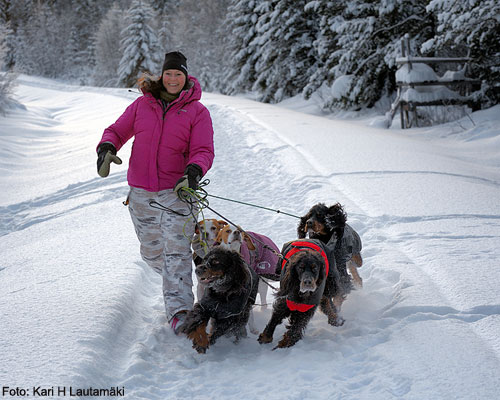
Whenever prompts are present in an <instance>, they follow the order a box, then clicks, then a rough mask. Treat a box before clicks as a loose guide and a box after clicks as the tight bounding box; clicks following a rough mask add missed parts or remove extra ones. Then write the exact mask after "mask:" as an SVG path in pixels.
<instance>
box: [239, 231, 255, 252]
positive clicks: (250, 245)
mask: <svg viewBox="0 0 500 400" xmlns="http://www.w3.org/2000/svg"><path fill="white" fill-rule="evenodd" d="M242 235H243V240H244V241H245V243H246V244H247V247H248V250H252V251H253V250H255V245H254V244H253V242H252V239H251V238H250V235H248V234H247V233H245V232H243V234H242Z"/></svg>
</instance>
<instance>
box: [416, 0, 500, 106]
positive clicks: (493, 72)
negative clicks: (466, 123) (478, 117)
mask: <svg viewBox="0 0 500 400" xmlns="http://www.w3.org/2000/svg"><path fill="white" fill-rule="evenodd" d="M427 10H428V11H429V12H431V13H432V14H434V15H435V17H436V19H437V28H436V35H435V36H434V37H433V38H432V39H430V40H429V41H427V42H426V43H424V44H423V46H422V51H423V52H424V53H426V54H427V53H430V54H434V55H446V56H456V57H466V56H469V57H471V58H473V61H472V63H471V65H470V67H471V68H470V73H471V75H472V76H473V77H475V78H477V79H481V80H482V88H481V91H480V93H478V100H480V101H481V103H482V106H483V107H489V106H491V105H494V104H498V103H499V102H500V2H498V0H467V1H456V0H432V1H431V2H430V4H429V6H428V7H427Z"/></svg>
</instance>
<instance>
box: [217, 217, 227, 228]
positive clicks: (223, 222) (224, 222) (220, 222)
mask: <svg viewBox="0 0 500 400" xmlns="http://www.w3.org/2000/svg"><path fill="white" fill-rule="evenodd" d="M217 223H218V224H219V228H222V227H223V226H224V225H228V223H227V222H226V221H223V220H222V219H219V220H218V221H217Z"/></svg>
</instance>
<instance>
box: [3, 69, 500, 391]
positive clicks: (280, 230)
mask: <svg viewBox="0 0 500 400" xmlns="http://www.w3.org/2000/svg"><path fill="white" fill-rule="evenodd" d="M18 83H19V84H18V86H17V88H16V89H15V96H16V98H17V100H18V101H19V102H20V103H21V104H23V105H24V106H25V108H23V107H18V108H16V109H14V110H12V111H11V112H10V114H8V115H7V116H6V117H0V141H1V145H0V169H1V171H2V172H1V175H0V184H1V187H2V191H1V194H0V218H1V219H0V232H1V235H2V236H1V237H0V252H1V254H2V259H1V261H0V296H1V298H2V302H1V303H0V315H2V323H1V325H0V337H1V338H2V340H1V342H0V354H1V358H0V361H1V362H0V382H1V386H2V391H4V388H6V387H9V389H13V388H16V387H18V388H24V389H26V390H28V391H29V393H30V394H31V397H34V396H33V387H38V386H41V387H42V388H46V389H49V388H52V387H55V388H56V394H55V395H54V396H47V397H46V398H62V397H63V396H57V388H58V387H63V386H64V387H67V388H68V390H69V388H70V387H71V388H73V390H76V389H78V388H88V387H90V386H92V387H94V388H109V387H115V386H116V387H119V388H122V387H123V388H124V391H125V397H126V398H129V399H233V398H246V399H264V398H265V399H270V400H277V399H321V400H324V399H356V400H358V399H370V400H378V399H380V400H387V399H464V400H465V399H467V400H469V399H493V398H498V395H497V391H498V385H499V383H500V372H499V371H500V360H499V358H500V339H499V336H498V332H499V330H500V303H499V300H500V289H499V286H498V285H499V282H500V269H499V268H498V259H499V258H500V247H499V246H498V243H499V237H500V201H499V200H500V128H499V126H500V125H499V122H500V116H499V115H500V106H496V107H493V108H491V109H489V110H484V111H480V112H477V113H474V114H472V116H471V119H472V120H471V119H469V118H467V117H466V118H464V119H463V120H460V121H458V122H453V123H448V124H445V125H440V126H435V127H427V128H416V129H407V130H400V129H396V128H392V129H380V128H377V127H375V126H376V125H377V124H376V123H374V120H375V118H376V117H375V116H369V117H366V116H365V117H361V116H360V117H359V118H358V119H354V120H346V119H343V120H342V119H339V118H333V117H331V116H326V115H322V114H321V112H319V111H318V112H312V111H311V110H312V108H313V107H312V106H311V104H310V103H307V104H306V103H304V102H303V101H302V100H299V99H292V100H290V101H288V102H286V103H285V104H284V105H281V106H277V105H269V104H261V103H257V102H254V101H252V100H249V99H244V98H240V97H227V96H222V95H217V94H205V95H204V97H203V99H202V100H203V102H204V103H205V104H206V105H207V106H208V107H209V109H210V112H211V114H212V118H213V121H214V127H215V132H216V134H215V142H216V160H215V163H214V166H213V168H212V170H211V171H210V172H209V173H208V175H207V177H208V178H210V180H211V183H210V184H209V186H208V187H207V189H208V192H209V193H211V194H214V195H218V196H224V197H229V198H232V199H237V200H243V201H246V202H250V203H253V204H258V205H262V206H266V207H269V208H275V209H280V210H282V211H286V212H289V213H291V214H295V215H303V214H304V213H305V212H306V211H307V210H308V209H309V208H310V207H311V206H312V205H313V204H315V203H317V202H325V203H327V204H333V203H334V202H337V201H339V202H341V203H342V204H343V205H344V207H345V209H346V211H347V213H348V221H349V222H350V224H351V225H352V226H353V227H354V228H355V229H356V230H357V231H358V232H359V233H360V235H361V238H362V240H363V253H362V254H363V257H364V261H365V264H364V266H363V267H362V268H361V269H360V274H361V276H362V278H363V280H364V287H363V289H362V290H358V291H355V292H353V293H352V294H351V295H349V297H348V299H347V301H346V302H345V303H344V307H343V310H342V315H343V317H344V318H345V319H346V323H345V325H344V326H342V327H332V326H330V325H328V324H327V322H326V317H325V316H324V315H322V314H320V313H318V314H316V315H315V317H314V318H313V320H312V321H311V323H310V324H309V326H308V328H307V330H306V332H305V337H304V339H303V340H302V341H300V342H299V343H297V344H296V345H295V346H294V347H292V348H289V349H280V350H276V351H271V348H272V346H271V345H259V344H258V343H257V340H256V339H257V338H256V336H255V335H252V334H249V337H248V338H247V339H244V340H243V341H242V342H241V343H239V344H238V345H234V344H233V343H232V342H231V341H230V340H228V339H223V340H220V341H219V342H218V343H217V344H216V345H215V346H213V347H212V348H210V349H209V351H208V352H207V354H205V355H200V354H197V353H196V352H195V351H194V350H193V349H192V348H191V345H190V343H189V342H188V341H187V339H185V338H182V337H177V336H175V335H174V334H173V333H172V331H171V330H170V328H169V327H168V325H167V321H166V318H165V312H164V307H163V300H162V297H161V281H160V278H159V276H157V275H156V274H155V273H154V272H152V271H151V270H149V269H148V267H147V266H146V265H145V264H144V262H143V261H142V260H141V259H140V255H139V245H138V242H137V238H136V237H135V233H134V230H133V226H132V223H131V221H130V217H129V215H128V211H127V209H126V207H124V206H123V205H122V204H121V202H122V201H123V200H124V199H125V197H126V195H127V184H126V169H127V167H126V166H127V163H126V160H127V159H128V157H129V152H130V143H128V144H127V145H126V146H125V147H124V149H122V150H121V151H120V154H119V155H120V157H121V158H122V159H123V160H124V164H123V165H121V166H116V165H113V166H112V171H111V174H110V176H109V177H108V178H106V179H102V178H99V177H98V176H97V173H96V167H95V160H96V156H95V146H96V144H97V142H98V140H99V138H100V136H101V134H102V131H103V129H104V128H105V127H106V126H108V124H110V123H111V122H113V121H114V120H115V119H116V118H117V117H118V116H119V115H120V114H121V112H122V111H123V110H124V109H125V107H126V106H127V105H128V104H129V103H130V102H131V101H132V100H133V99H134V98H135V96H137V94H136V93H135V92H129V91H127V90H125V89H99V88H92V87H76V86H70V85H68V84H64V83H60V82H56V81H52V80H47V79H41V78H34V77H29V76H23V75H21V76H20V77H19V78H18ZM301 110H308V111H311V112H310V113H307V114H306V113H303V112H301ZM314 114H315V115H314ZM377 118H380V116H378V117H377ZM210 205H211V207H212V208H214V209H215V210H217V211H218V212H220V213H222V214H223V215H224V216H226V217H227V218H228V219H230V220H233V221H236V222H237V223H238V224H240V225H241V226H242V227H243V228H244V229H247V230H250V231H255V232H259V233H262V234H265V235H267V236H270V237H271V238H272V239H273V240H274V241H275V242H276V244H277V245H278V247H281V245H282V244H283V243H284V242H286V241H288V240H291V239H294V238H295V234H296V233H295V230H296V225H297V222H298V220H297V219H295V218H293V217H290V216H286V215H282V214H277V213H272V212H269V211H265V210H261V209H257V208H251V207H248V206H245V205H241V204H236V203H231V202H227V201H224V200H220V199H215V198H211V199H210ZM205 216H206V217H212V216H213V215H212V214H211V213H210V212H209V211H206V212H205ZM270 292H271V291H270ZM268 301H272V296H270V295H269V294H268ZM270 314H271V309H270V307H268V308H263V307H256V309H255V320H256V324H257V326H258V327H259V328H260V329H262V328H263V327H264V325H265V324H266V323H267V321H268V319H269V317H270ZM283 331H284V325H281V326H280V327H279V328H278V329H277V332H276V335H275V341H274V342H275V344H276V341H277V340H278V338H279V337H280V335H281V334H282V333H283ZM9 389H7V392H6V393H5V394H4V393H2V392H0V393H2V394H1V395H0V396H1V397H4V398H19V397H15V396H9V392H8V390H9Z"/></svg>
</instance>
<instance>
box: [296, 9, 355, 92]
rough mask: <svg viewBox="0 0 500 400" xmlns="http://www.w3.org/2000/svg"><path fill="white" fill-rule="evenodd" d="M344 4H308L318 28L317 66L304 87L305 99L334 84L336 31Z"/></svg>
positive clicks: (336, 60)
mask: <svg viewBox="0 0 500 400" xmlns="http://www.w3.org/2000/svg"><path fill="white" fill-rule="evenodd" d="M344 4H345V1H344V0H334V1H325V0H323V1H319V0H314V1H310V2H308V3H307V4H306V10H307V11H309V12H310V13H311V14H312V16H313V17H314V18H313V19H312V23H313V24H315V25H316V26H317V33H316V35H315V39H314V41H313V48H314V51H315V56H316V58H317V66H316V68H315V69H314V70H313V71H312V74H311V75H310V76H309V80H308V82H307V85H306V86H305V87H304V90H303V93H304V96H305V98H309V97H310V96H311V94H312V93H314V92H315V91H316V90H317V89H318V88H320V87H321V86H322V85H323V84H326V85H331V84H332V83H333V80H334V74H333V69H334V67H335V66H336V65H337V63H338V57H335V56H334V55H335V54H336V51H338V50H339V44H338V37H337V36H338V35H337V32H336V29H337V26H338V25H339V24H340V23H341V22H342V21H343V19H342V12H343V10H344V7H345V5H344Z"/></svg>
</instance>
